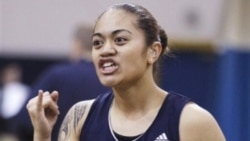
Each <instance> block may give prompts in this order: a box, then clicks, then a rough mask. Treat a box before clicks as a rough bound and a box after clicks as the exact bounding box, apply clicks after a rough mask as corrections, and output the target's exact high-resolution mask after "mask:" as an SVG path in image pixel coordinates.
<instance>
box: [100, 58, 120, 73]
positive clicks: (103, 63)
mask: <svg viewBox="0 0 250 141" xmlns="http://www.w3.org/2000/svg"><path fill="white" fill-rule="evenodd" d="M99 68H100V72H101V73H102V74H105V75H108V74H113V73H114V72H115V71H116V70H117V69H118V65H117V63H116V62H115V61H114V60H112V59H105V60H100V61H99Z"/></svg>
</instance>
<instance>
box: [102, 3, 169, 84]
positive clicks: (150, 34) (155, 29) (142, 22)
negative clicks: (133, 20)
mask: <svg viewBox="0 0 250 141" xmlns="http://www.w3.org/2000/svg"><path fill="white" fill-rule="evenodd" d="M109 9H121V10H124V11H126V12H129V13H131V14H133V15H135V16H136V17H137V24H138V27H139V28H140V29H141V30H142V31H143V32H144V33H145V39H146V45H147V46H150V45H152V44H153V43H154V42H155V41H160V42H161V45H162V52H161V56H160V58H159V59H158V61H157V62H155V64H154V66H153V74H154V79H155V81H156V82H157V83H159V76H158V75H159V72H160V66H159V64H160V60H161V58H162V56H163V54H165V53H168V50H169V49H168V48H167V47H168V37H167V34H166V32H165V31H164V30H163V29H162V28H161V27H160V26H159V25H158V23H157V20H156V19H155V18H154V16H153V15H152V14H151V13H150V12H149V11H148V10H147V9H146V8H144V7H142V6H140V5H136V4H131V3H124V4H115V5H112V6H111V7H110V8H109ZM109 9H108V10H109ZM108 10H106V11H108ZM106 11H104V12H103V13H102V14H101V15H100V16H99V18H100V17H101V16H102V15H103V14H104V13H105V12H106ZM99 18H98V19H99Z"/></svg>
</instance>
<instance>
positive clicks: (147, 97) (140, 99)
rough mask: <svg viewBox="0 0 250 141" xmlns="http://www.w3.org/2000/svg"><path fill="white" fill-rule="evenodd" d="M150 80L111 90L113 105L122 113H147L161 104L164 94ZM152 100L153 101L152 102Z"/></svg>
mask: <svg viewBox="0 0 250 141" xmlns="http://www.w3.org/2000/svg"><path fill="white" fill-rule="evenodd" d="M151 79H152V80H150V81H149V80H145V79H143V80H141V82H137V83H135V84H133V85H132V86H130V87H126V88H113V92H114V95H115V99H114V103H113V104H114V105H115V107H117V108H118V109H120V110H122V111H124V112H136V111H138V110H140V111H147V110H148V108H152V107H158V106H160V105H161V104H162V102H163V100H164V97H165V96H166V92H164V91H163V90H162V89H161V88H159V87H158V86H157V85H156V84H155V82H154V81H153V78H151ZM152 99H154V100H152Z"/></svg>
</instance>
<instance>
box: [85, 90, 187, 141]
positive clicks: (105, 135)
mask: <svg viewBox="0 0 250 141" xmlns="http://www.w3.org/2000/svg"><path fill="white" fill-rule="evenodd" d="M113 98H114V96H113V94H112V92H109V93H106V94H103V95H100V96H98V97H97V98H96V100H95V102H94V103H93V105H92V107H91V109H90V111H89V114H88V116H87V119H86V121H85V123H84V125H83V128H82V132H81V136H80V140H81V141H118V140H116V139H115V137H114V133H113V131H112V129H111V127H110V126H109V118H108V117H109V109H110V105H111V103H112V100H113ZM189 101H190V99H189V98H187V97H185V96H182V95H180V94H177V93H174V92H170V93H169V94H168V95H167V97H166V98H165V100H164V102H163V104H162V106H161V108H160V110H159V112H158V114H157V116H156V118H155V120H154V121H153V122H152V124H151V125H150V127H149V128H148V129H147V130H146V132H145V133H143V134H142V136H140V137H139V138H138V139H136V140H133V141H179V120H180V114H181V111H182V109H183V107H184V106H185V105H186V104H187V103H188V102H189Z"/></svg>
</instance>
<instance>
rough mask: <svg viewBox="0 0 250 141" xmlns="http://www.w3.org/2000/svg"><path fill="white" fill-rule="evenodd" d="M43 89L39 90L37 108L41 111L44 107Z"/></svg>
mask: <svg viewBox="0 0 250 141" xmlns="http://www.w3.org/2000/svg"><path fill="white" fill-rule="evenodd" d="M42 105H43V91H42V90H39V91H38V101H37V110H38V111H41V110H42V108H43V106H42Z"/></svg>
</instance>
